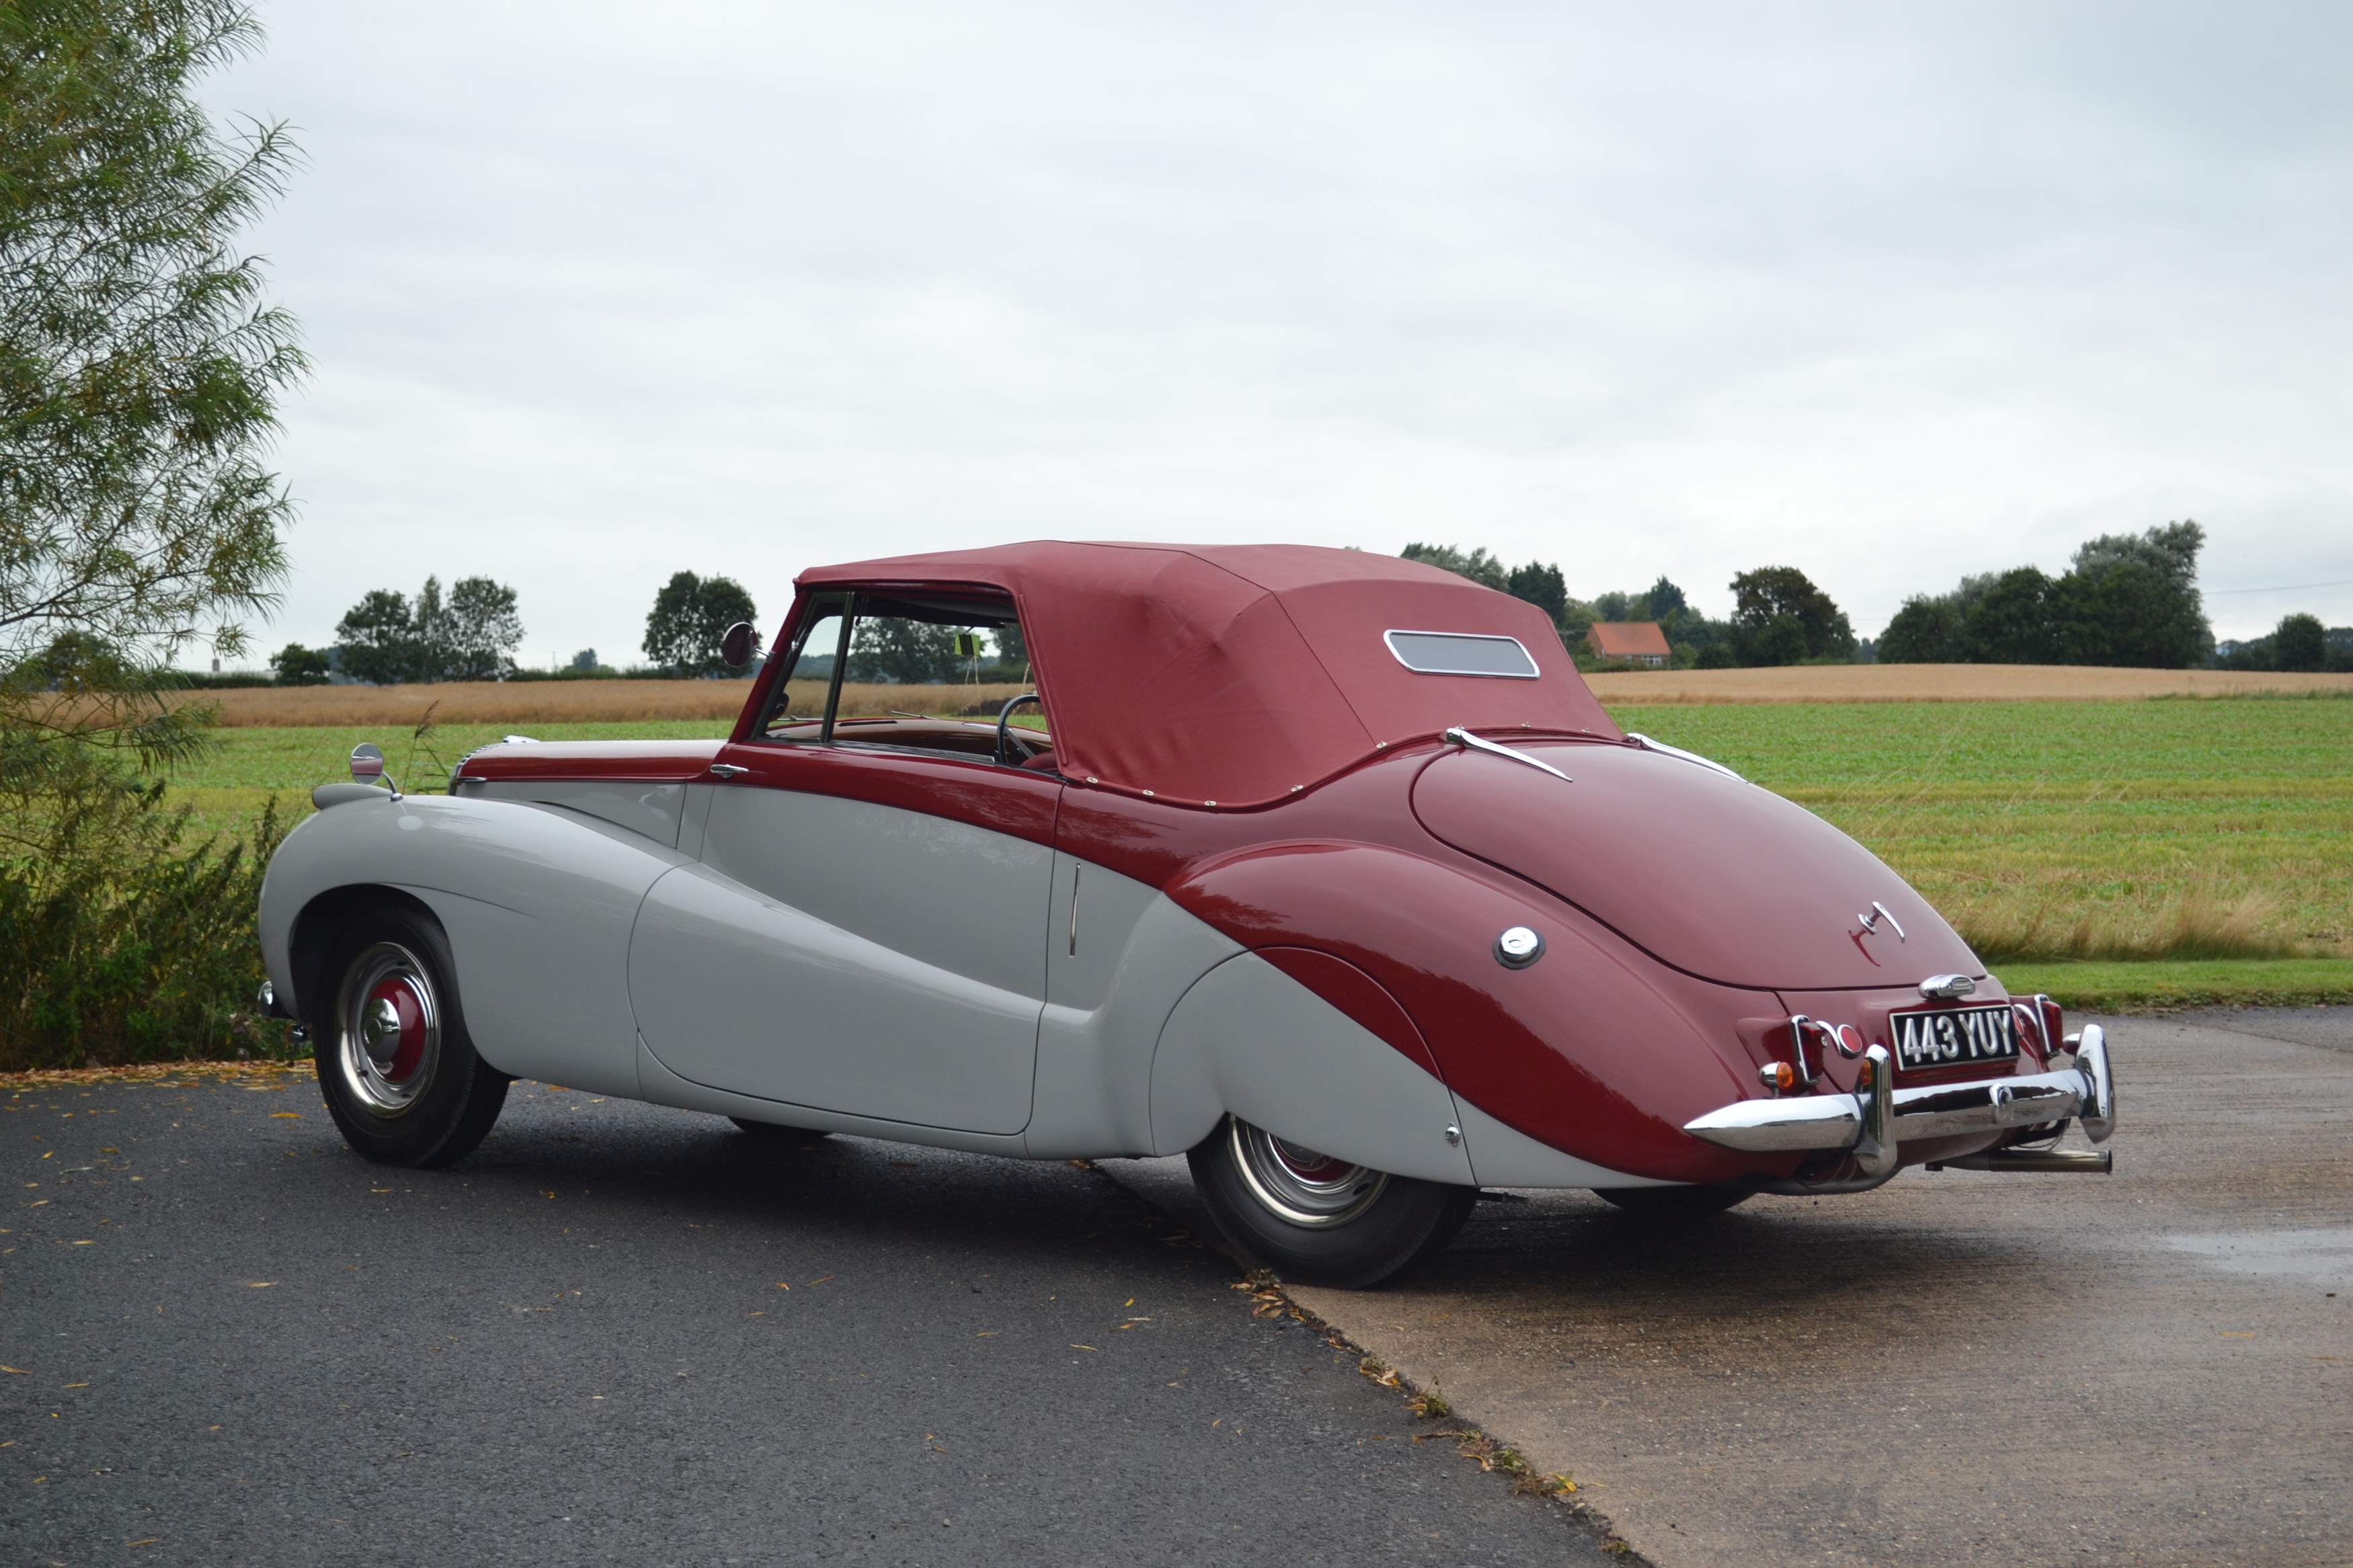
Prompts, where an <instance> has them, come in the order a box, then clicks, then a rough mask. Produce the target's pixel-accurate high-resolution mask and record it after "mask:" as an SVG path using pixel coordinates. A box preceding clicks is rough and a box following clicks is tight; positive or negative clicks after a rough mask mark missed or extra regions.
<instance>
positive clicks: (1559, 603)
mask: <svg viewBox="0 0 2353 1568" xmlns="http://www.w3.org/2000/svg"><path fill="white" fill-rule="evenodd" d="M1504 592H1505V593H1507V594H1509V595H1511V596H1512V597H1513V598H1514V599H1521V600H1525V601H1526V602H1527V603H1528V604H1531V605H1535V607H1536V608H1537V609H1539V610H1542V611H1543V612H1544V613H1545V614H1546V616H1548V617H1550V619H1551V621H1552V624H1553V625H1554V626H1559V625H1560V623H1561V621H1562V620H1563V619H1564V618H1565V617H1566V616H1567V614H1568V584H1567V580H1566V579H1564V578H1563V577H1562V576H1561V574H1560V568H1559V567H1557V566H1551V565H1546V563H1544V562H1541V561H1531V562H1529V563H1527V564H1526V565H1525V566H1514V567H1513V568H1512V571H1511V574H1510V575H1509V576H1507V577H1505V578H1504Z"/></svg>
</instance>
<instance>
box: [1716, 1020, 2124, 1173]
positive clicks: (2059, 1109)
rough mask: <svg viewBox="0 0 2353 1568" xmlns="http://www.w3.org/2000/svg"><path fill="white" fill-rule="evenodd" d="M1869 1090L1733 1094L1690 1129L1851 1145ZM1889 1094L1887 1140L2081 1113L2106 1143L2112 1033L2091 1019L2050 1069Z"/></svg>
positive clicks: (2110, 1119)
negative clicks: (1756, 1096) (1789, 1095)
mask: <svg viewBox="0 0 2353 1568" xmlns="http://www.w3.org/2000/svg"><path fill="white" fill-rule="evenodd" d="M1874 1048H1875V1047H1874ZM1881 1070H1882V1071H1884V1070H1885V1069H1884V1068H1882V1069H1881ZM1872 1099H1873V1097H1872V1096H1871V1095H1870V1094H1868V1093H1863V1094H1810V1095H1800V1096H1798V1097H1795V1098H1793V1099H1788V1100H1734V1101H1733V1102H1732V1103H1731V1104H1730V1105H1726V1106H1724V1107H1722V1108H1721V1109H1718V1110H1711V1111H1709V1112H1708V1113H1707V1114H1706V1115H1704V1116H1700V1117H1694V1119H1693V1120H1691V1121H1686V1122H1685V1123H1683V1131H1686V1132H1688V1133H1690V1134H1691V1135H1692V1136H1693V1137H1694V1138H1703V1139H1705V1140H1706V1141H1707V1142H1710V1143H1715V1144H1720V1145H1722V1146H1723V1147H1725V1148H1726V1149H1739V1150H1743V1151H1746V1152H1751V1153H1785V1152H1790V1151H1792V1150H1817V1151H1820V1150H1854V1149H1856V1148H1857V1147H1858V1145H1859V1144H1860V1143H1861V1142H1862V1133H1863V1130H1864V1124H1865V1122H1866V1121H1868V1120H1870V1118H1871V1114H1872V1110H1873V1106H1872ZM1892 1100H1893V1104H1892V1106H1891V1107H1890V1110H1891V1112H1892V1113H1891V1114H1890V1115H1889V1116H1888V1118H1887V1121H1888V1127H1889V1130H1890V1132H1891V1134H1892V1137H1891V1139H1890V1140H1889V1141H1890V1142H1894V1143H1895V1144H1897V1145H1902V1144H1905V1143H1910V1142H1918V1141H1919V1140H1922V1139H1927V1138H1957V1137H1967V1136H1968V1135H1969V1134H1970V1133H1975V1132H1998V1131H2003V1130H2005V1129H2008V1128H2012V1127H2033V1126H2037V1125H2040V1124H2041V1123H2043V1122H2047V1121H2065V1120H2066V1119H2067V1118H2069V1117H2071V1116H2072V1117H2074V1118H2076V1119H2077V1120H2079V1121H2082V1123H2083V1125H2084V1135H2085V1136H2086V1137H2088V1138H2090V1139H2091V1140H2092V1142H2094V1143H2105V1142H2107V1140H2108V1135H2109V1134H2110V1133H2111V1132H2113V1131H2116V1079H2115V1077H2114V1075H2113V1074H2111V1073H2110V1071H2109V1070H2108V1042H2107V1037H2106V1035H2105V1033H2104V1032H2103V1031H2102V1030H2101V1028H2100V1026H2098V1025H2097V1024H2087V1025H2085V1026H2084V1034H2083V1037H2082V1041H2081V1044H2080V1045H2079V1046H2078V1047H2077V1049H2076V1051H2075V1054H2074V1055H2073V1057H2068V1056H2065V1055H2061V1056H2056V1057H2053V1058H2052V1070H2050V1071H2048V1072H2039V1073H2026V1074H2021V1075H2019V1076H2016V1077H2011V1078H1988V1079H1976V1080H1974V1081H1971V1082H1968V1083H1940V1084H1928V1085H1923V1086H1921V1087H1920V1088H1917V1089H1896V1090H1895V1091H1894V1095H1893V1096H1892Z"/></svg>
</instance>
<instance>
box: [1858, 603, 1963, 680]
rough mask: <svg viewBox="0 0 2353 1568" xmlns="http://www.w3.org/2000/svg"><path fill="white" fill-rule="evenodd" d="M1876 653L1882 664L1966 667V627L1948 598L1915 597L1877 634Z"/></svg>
mask: <svg viewBox="0 0 2353 1568" xmlns="http://www.w3.org/2000/svg"><path fill="white" fill-rule="evenodd" d="M1877 651H1878V656H1879V662H1880V663H1882V664H1966V663H1968V662H1969V636H1968V620H1967V618H1966V617H1965V616H1963V615H1962V613H1961V611H1960V609H1959V607H1958V606H1957V605H1955V604H1954V602H1953V596H1952V595H1949V594H1947V595H1927V594H1921V595H1915V596H1913V597H1912V598H1909V599H1906V600H1905V601H1904V607H1903V608H1902V609H1900V610H1898V611H1896V612H1895V618H1894V620H1892V621H1889V622H1888V623H1887V629H1886V630H1885V631H1883V632H1882V633H1880V634H1879V646H1878V649H1877Z"/></svg>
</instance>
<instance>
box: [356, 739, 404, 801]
mask: <svg viewBox="0 0 2353 1568" xmlns="http://www.w3.org/2000/svg"><path fill="white" fill-rule="evenodd" d="M352 778H353V781H354V782H355V783H358V784H383V785H384V787H385V788H386V789H388V790H390V791H391V792H392V798H393V799H395V800H398V799H399V798H400V797H401V796H400V785H399V784H396V783H395V782H394V781H393V777H392V775H391V774H390V773H385V771H384V752H382V751H381V750H379V749H378V748H377V746H376V743H375V742H374V741H362V742H360V743H359V744H358V745H356V746H353V748H352Z"/></svg>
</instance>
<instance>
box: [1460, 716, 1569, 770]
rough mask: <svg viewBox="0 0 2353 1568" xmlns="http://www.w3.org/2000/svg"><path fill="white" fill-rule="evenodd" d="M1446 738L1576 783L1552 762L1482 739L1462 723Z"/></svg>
mask: <svg viewBox="0 0 2353 1568" xmlns="http://www.w3.org/2000/svg"><path fill="white" fill-rule="evenodd" d="M1446 739H1447V740H1448V741H1449V742H1451V743H1452V744H1454V745H1457V746H1462V747H1465V748H1467V749H1469V750H1471V751H1473V752H1492V753H1493V754H1494V755H1496V756H1499V757H1509V758H1511V759H1512V761H1514V762H1515V763H1526V764H1527V765H1528V766H1530V767H1532V768H1542V769H1543V770H1544V771H1545V772H1546V773H1550V774H1551V775H1552V776H1553V777H1555V778H1556V779H1558V780H1559V781H1560V782H1561V783H1563V784H1575V783H1576V782H1577V781H1576V780H1575V779H1573V778H1570V777H1569V776H1568V775H1567V773H1562V772H1561V771H1560V770H1559V769H1558V768H1556V767H1554V766H1553V765H1552V764H1551V763H1545V762H1538V761H1537V760H1536V759H1535V758H1534V757H1532V756H1530V755H1528V754H1527V753H1526V752H1515V751H1514V750H1513V749H1512V748H1511V747H1509V746H1499V745H1497V744H1496V743H1495V742H1493V741H1482V740H1481V739H1480V738H1479V737H1478V736H1476V735H1474V734H1472V732H1471V731H1468V730H1465V729H1463V728H1461V726H1460V725H1457V726H1456V727H1455V728H1453V729H1451V730H1449V731H1446Z"/></svg>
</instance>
